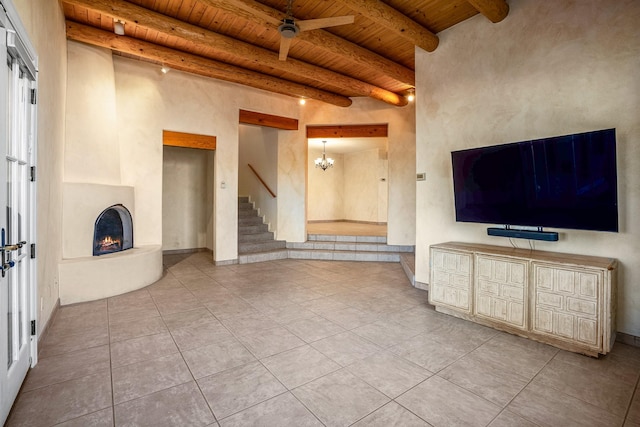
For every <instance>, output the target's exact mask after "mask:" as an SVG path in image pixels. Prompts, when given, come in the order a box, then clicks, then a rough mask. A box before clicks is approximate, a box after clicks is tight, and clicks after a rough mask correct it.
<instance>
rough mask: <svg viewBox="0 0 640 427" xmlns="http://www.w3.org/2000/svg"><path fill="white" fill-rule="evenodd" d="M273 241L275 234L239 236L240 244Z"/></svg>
mask: <svg viewBox="0 0 640 427" xmlns="http://www.w3.org/2000/svg"><path fill="white" fill-rule="evenodd" d="M267 241H273V233H272V232H268V233H256V234H239V235H238V243H246V242H267Z"/></svg>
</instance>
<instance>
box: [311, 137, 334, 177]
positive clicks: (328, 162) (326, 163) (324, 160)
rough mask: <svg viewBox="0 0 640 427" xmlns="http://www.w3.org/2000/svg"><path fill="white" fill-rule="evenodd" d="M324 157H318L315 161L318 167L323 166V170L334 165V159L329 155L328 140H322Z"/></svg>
mask: <svg viewBox="0 0 640 427" xmlns="http://www.w3.org/2000/svg"><path fill="white" fill-rule="evenodd" d="M322 144H324V145H323V148H322V157H318V158H317V159H316V161H315V163H316V167H317V168H321V169H322V170H323V171H326V170H327V169H328V168H331V167H333V159H332V158H331V157H327V141H322Z"/></svg>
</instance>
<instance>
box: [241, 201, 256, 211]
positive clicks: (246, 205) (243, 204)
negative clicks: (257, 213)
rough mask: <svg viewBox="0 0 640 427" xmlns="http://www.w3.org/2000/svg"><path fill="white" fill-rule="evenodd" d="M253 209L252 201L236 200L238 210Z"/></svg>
mask: <svg viewBox="0 0 640 427" xmlns="http://www.w3.org/2000/svg"><path fill="white" fill-rule="evenodd" d="M247 209H253V203H251V202H238V210H247Z"/></svg>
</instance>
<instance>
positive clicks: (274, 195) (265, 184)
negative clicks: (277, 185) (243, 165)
mask: <svg viewBox="0 0 640 427" xmlns="http://www.w3.org/2000/svg"><path fill="white" fill-rule="evenodd" d="M247 166H249V169H251V171H252V172H253V173H254V175H255V176H256V177H257V178H258V180H259V181H260V182H261V183H262V185H263V186H264V188H266V189H267V191H268V192H269V194H271V197H273V198H274V199H275V198H276V197H277V196H276V193H274V192H273V191H271V189H270V188H269V186H268V185H267V183H266V182H264V180H263V179H262V178H261V177H260V175H259V174H258V172H256V170H255V169H254V168H253V166H251V164H250V163H247Z"/></svg>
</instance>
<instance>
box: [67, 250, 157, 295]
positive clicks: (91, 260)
mask: <svg viewBox="0 0 640 427" xmlns="http://www.w3.org/2000/svg"><path fill="white" fill-rule="evenodd" d="M160 277H162V246H161V245H147V246H137V247H134V248H132V249H128V250H126V251H122V252H116V253H112V254H108V255H102V256H90V257H80V258H71V259H63V260H62V262H61V263H60V266H59V278H60V282H59V283H60V305H67V304H74V303H77V302H86V301H93V300H97V299H102V298H108V297H112V296H115V295H120V294H124V293H126V292H131V291H135V290H137V289H140V288H142V287H145V286H147V285H150V284H152V283H154V282H156V281H157V280H158V279H160Z"/></svg>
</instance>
